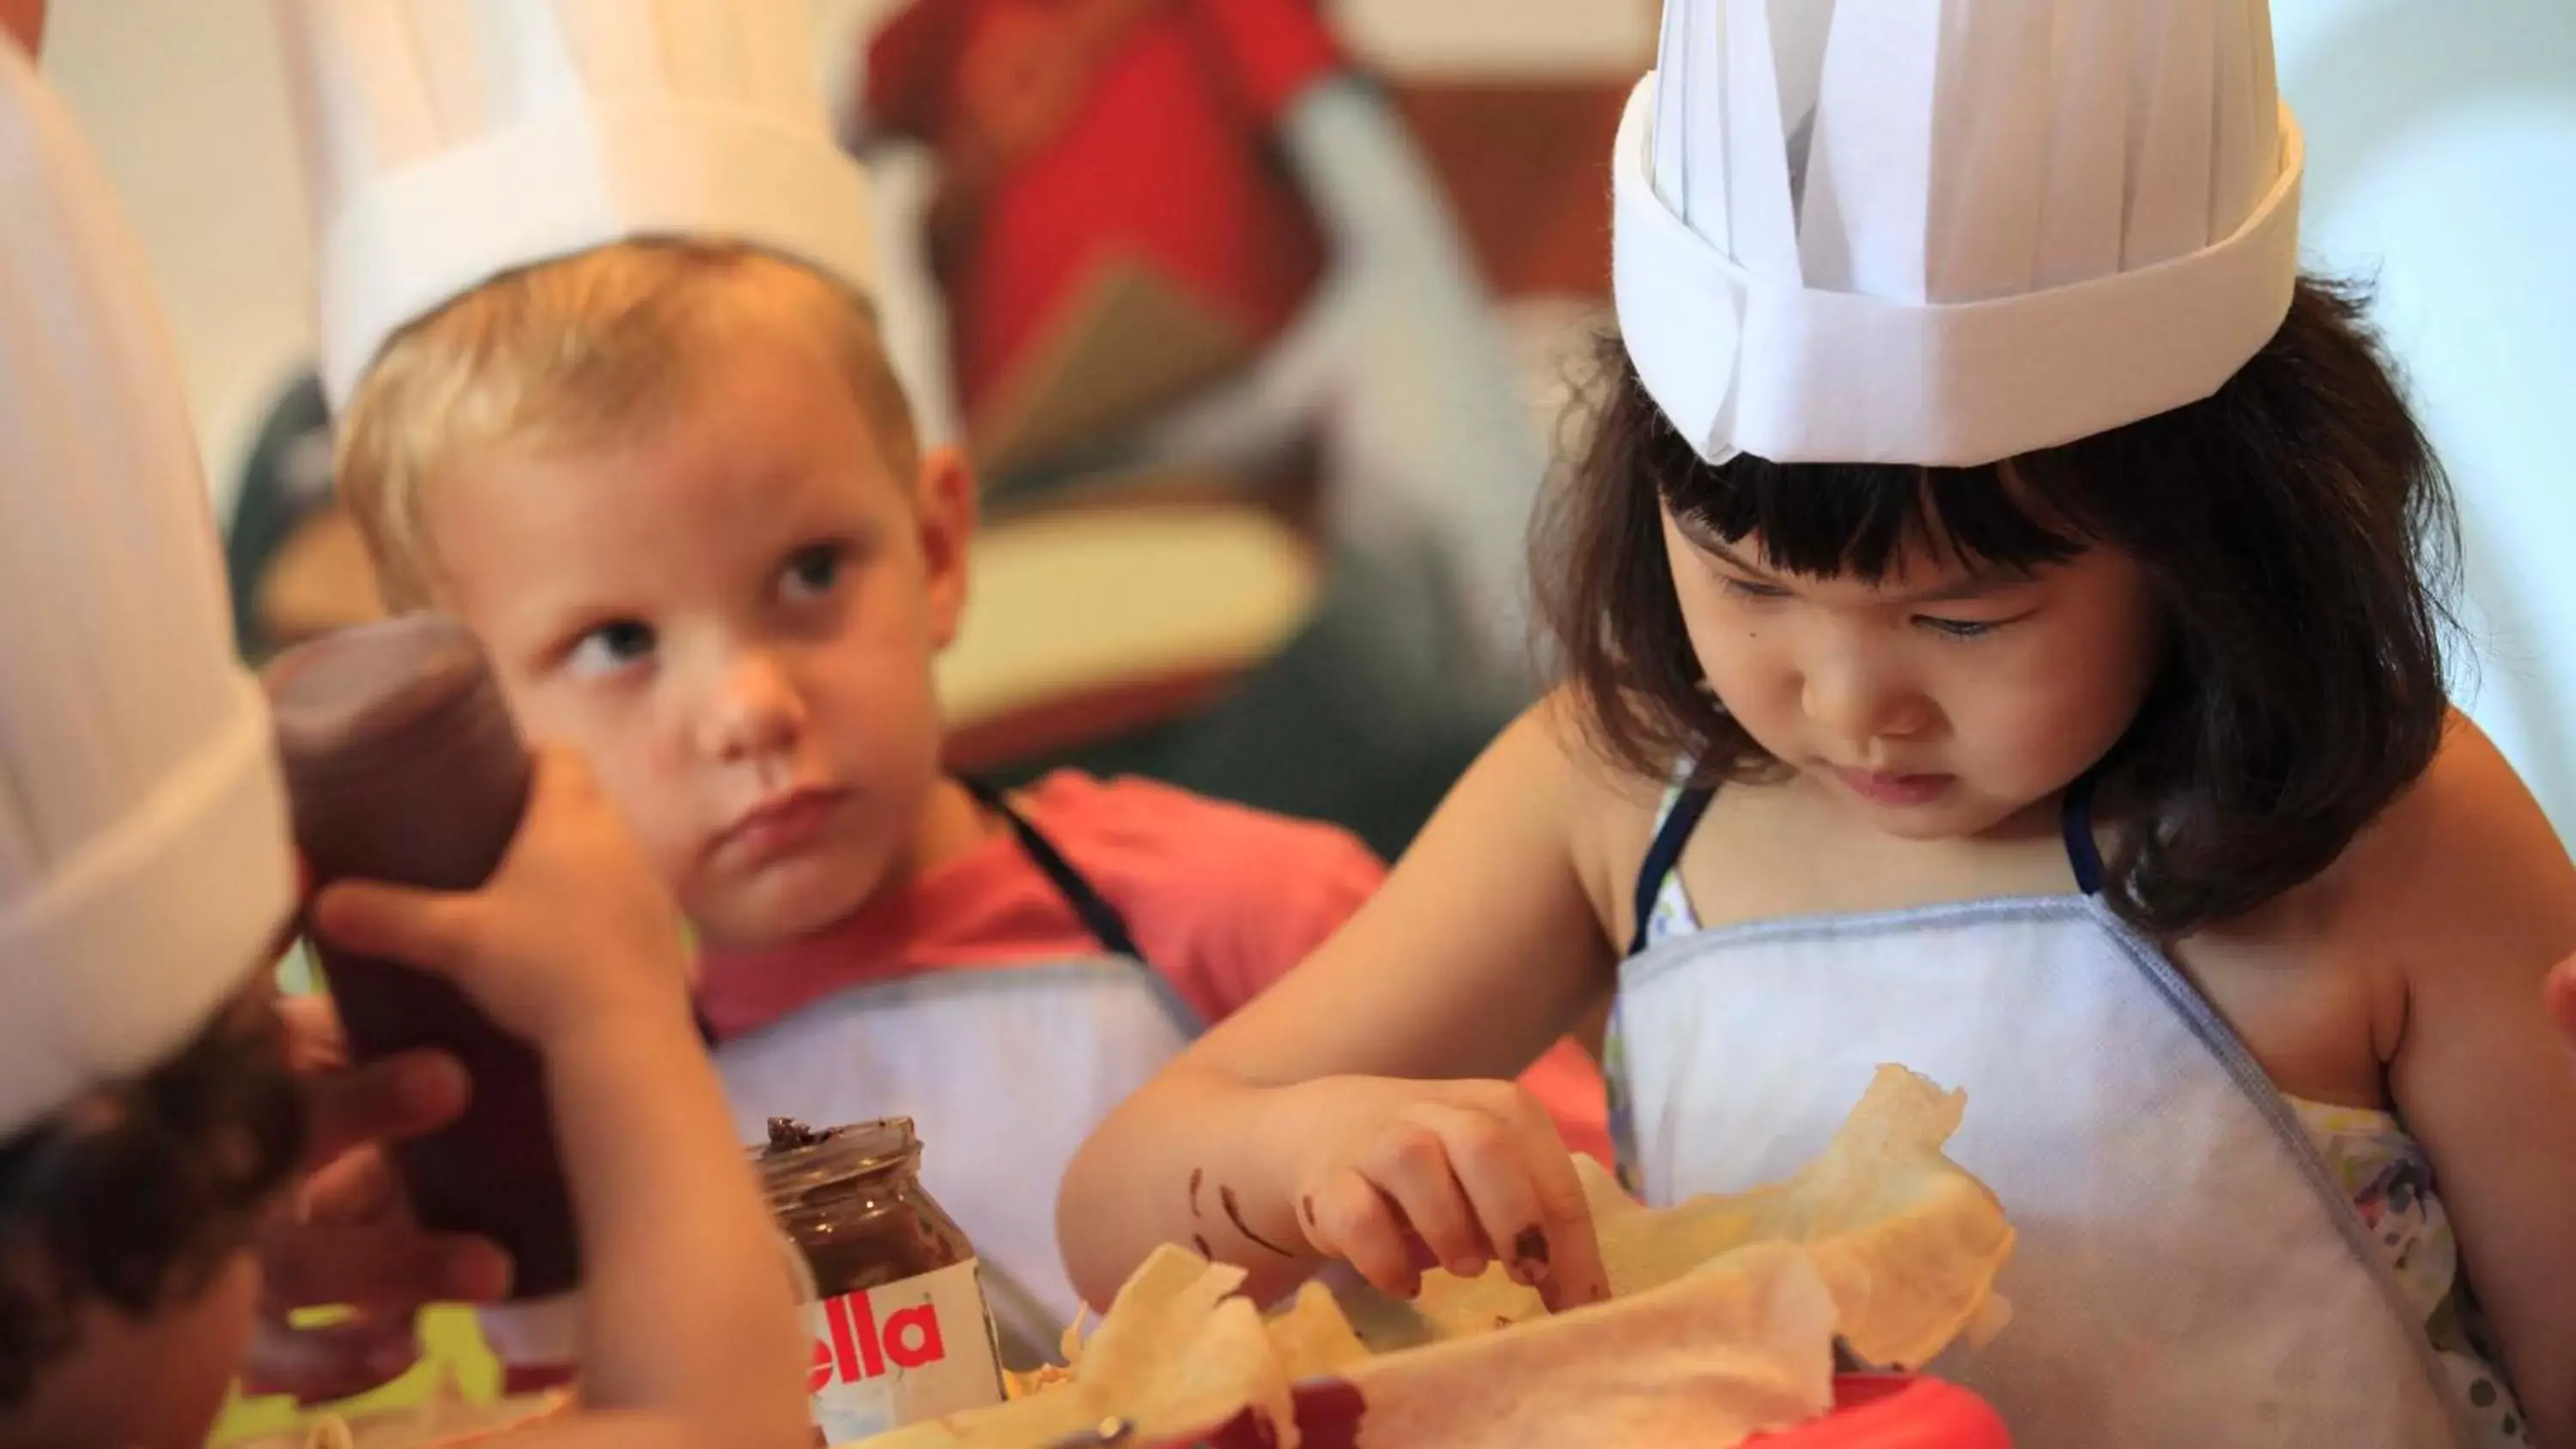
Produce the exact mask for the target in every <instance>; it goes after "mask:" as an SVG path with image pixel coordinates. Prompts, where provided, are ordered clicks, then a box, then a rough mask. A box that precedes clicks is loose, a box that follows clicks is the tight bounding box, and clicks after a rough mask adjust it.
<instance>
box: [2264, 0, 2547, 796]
mask: <svg viewBox="0 0 2576 1449" xmlns="http://www.w3.org/2000/svg"><path fill="white" fill-rule="evenodd" d="M2274 17H2275V21H2274V23H2275V28H2276V30H2277V31H2278V34H2279V41H2280V60H2281V75H2282V85H2283V88H2284V89H2285V90H2286V91H2287V92H2288V95H2289V98H2290V102H2291V104H2292V105H2293V106H2294V107H2296V108H2297V110H2298V112H2299V115H2300V118H2301V120H2302V121H2303V122H2304V123H2305V125H2306V127H2307V131H2308V145H2309V157H2310V175H2309V182H2308V191H2307V216H2306V226H2307V247H2308V251H2309V253H2310V256H2311V259H2312V264H2313V265H2317V266H2321V267H2323V268H2325V269H2328V270H2331V271H2336V272H2339V273H2342V274H2344V275H2348V276H2358V277H2363V278H2368V279H2374V280H2375V281H2376V282H2377V284H2378V291H2379V305H2378V317H2379V320H2380V322H2381V324H2382V326H2383V327H2384V329H2385V330H2386V333H2387V336H2388V340H2389V342H2390V344H2391V345H2392V346H2393V348H2394V349H2395V351H2396V353H2397V355H2398V357H2399V359H2400V360H2401V361H2402V362H2403V363H2404V365H2405V367H2406V371H2407V375H2408V381H2409V384H2410V387H2411V391H2412V393H2413V395H2414V398H2415V400H2416V403H2417V404H2418V407H2419V409H2420V412H2421V415H2422V417H2423V419H2424V422H2425V424H2426V426H2427V427H2428V428H2429V429H2430V430H2431V432H2432V434H2433V438H2434V441H2435V443H2436V444H2437V445H2439V447H2440V448H2441V451H2442V454H2443V457H2444V458H2445V460H2446V461H2447V462H2448V464H2449V466H2450V470H2451V475H2452V480H2453V482H2454V484H2455V485H2456V486H2457V487H2458V489H2459V491H2460V496H2461V505H2462V512H2463V513H2464V514H2465V516H2466V526H2467V531H2468V557H2467V564H2468V585H2469V604H2470V611H2469V612H2470V619H2469V623H2470V626H2471V637H2470V639H2469V641H2468V642H2469V643H2470V645H2471V646H2472V648H2473V650H2474V655H2473V657H2466V658H2463V660H2462V661H2461V662H2462V664H2463V665H2464V666H2465V667H2464V668H2463V669H2461V670H2459V671H2457V672H2458V674H2459V675H2460V678H2461V682H2462V685H2463V689H2462V697H2463V699H2464V702H2466V703H2467V704H2468V706H2469V708H2470V711H2471V713H2472V714H2474V715H2475V716H2476V717H2477V719H2478V720H2479V722H2480V723H2481V724H2483V725H2484V726H2485V727H2486V728H2487V729H2488V730H2489V731H2490V732H2491V733H2492V734H2494V735H2495V736H2496V738H2497V741H2498V742H2499V743H2500V744H2501V745H2502V746H2503V747H2504V749H2505V752H2506V753H2507V754H2508V755H2510V756H2511V757H2512V758H2513V761H2514V763H2515V764H2516V765H2517V766H2518V767H2519V768H2520V769H2521V770H2522V772H2523V776H2524V778H2525V779H2527V780H2529V781H2530V782H2531V785H2532V788H2533V789H2534V790H2535V791H2536V792H2537V793H2538V794H2539V796H2540V799H2541V803H2542V804H2543V805H2544V806H2545V807H2547V808H2548V810H2549V812H2550V815H2551V817H2552V818H2553V819H2554V820H2555V821H2556V822H2557V824H2558V828H2559V831H2560V833H2561V835H2562V836H2566V835H2571V834H2576V567H2571V566H2570V556H2571V553H2576V447H2571V446H2570V442H2569V435H2568V430H2569V425H2570V423H2571V421H2576V4H2571V3H2570V0H2477V3H2475V4H2469V5H2444V4H2426V3H2423V0H2275V4H2274Z"/></svg>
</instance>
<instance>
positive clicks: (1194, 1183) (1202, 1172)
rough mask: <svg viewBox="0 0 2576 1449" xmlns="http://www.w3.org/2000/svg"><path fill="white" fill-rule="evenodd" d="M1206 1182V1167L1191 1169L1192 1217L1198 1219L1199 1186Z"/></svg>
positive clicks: (1201, 1255)
mask: <svg viewBox="0 0 2576 1449" xmlns="http://www.w3.org/2000/svg"><path fill="white" fill-rule="evenodd" d="M1205 1181H1207V1169H1206V1168H1204V1167H1193V1168H1191V1169H1190V1216H1191V1217H1197V1216H1199V1184H1200V1183H1203V1182H1205ZM1199 1256H1200V1257H1206V1256H1207V1255H1206V1254H1205V1253H1202V1254H1200V1255H1199Z"/></svg>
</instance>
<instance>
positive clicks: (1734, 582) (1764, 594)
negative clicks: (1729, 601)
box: [1718, 574, 1789, 601]
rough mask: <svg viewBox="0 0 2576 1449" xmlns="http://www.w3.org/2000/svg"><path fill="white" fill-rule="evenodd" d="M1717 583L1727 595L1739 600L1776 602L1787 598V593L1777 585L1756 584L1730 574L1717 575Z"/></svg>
mask: <svg viewBox="0 0 2576 1449" xmlns="http://www.w3.org/2000/svg"><path fill="white" fill-rule="evenodd" d="M1718 582H1719V583H1721V584H1724V585H1725V586H1726V591H1727V592H1728V593H1730V594H1733V595H1735V596H1736V597H1737V598H1739V599H1761V600H1765V601H1777V600H1780V599H1785V598H1787V597H1789V591H1788V590H1787V589H1784V588H1782V587H1780V586H1779V585H1778V584H1757V583H1755V582H1753V581H1752V580H1751V579H1739V578H1737V577H1735V576H1734V575H1732V574H1720V575H1718Z"/></svg>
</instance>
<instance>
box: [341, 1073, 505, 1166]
mask: <svg viewBox="0 0 2576 1449" xmlns="http://www.w3.org/2000/svg"><path fill="white" fill-rule="evenodd" d="M472 1095H473V1083H472V1081H471V1079H469V1078H468V1077H467V1076H466V1074H465V1068H464V1067H463V1066H461V1065H459V1064H458V1062H457V1060H456V1059H455V1058H454V1057H451V1056H448V1055H447V1054H446V1053H444V1052H431V1051H418V1052H404V1053H402V1054H401V1055H399V1056H390V1057H386V1058H385V1059H383V1060H382V1061H376V1062H369V1063H367V1064H366V1065H365V1066H360V1067H351V1068H348V1069H346V1070H342V1071H331V1072H321V1073H316V1074H314V1075H312V1076H309V1077H307V1078H305V1082H304V1098H305V1106H306V1110H307V1111H308V1113H309V1114H310V1120H311V1123H312V1128H311V1140H310V1144H309V1146H308V1148H307V1150H306V1155H305V1161H306V1163H307V1165H308V1166H309V1167H310V1168H312V1169H314V1170H316V1171H319V1170H320V1169H322V1168H324V1167H326V1166H328V1165H329V1164H331V1163H333V1162H336V1161H338V1160H339V1158H340V1157H341V1156H342V1155H343V1154H345V1153H347V1152H349V1151H350V1150H352V1149H353V1148H357V1147H360V1146H363V1145H365V1144H367V1143H370V1142H394V1141H401V1140H402V1139H404V1138H409V1137H419V1136H422V1135H425V1134H427V1133H430V1132H435V1131H437V1130H438V1129H439V1128H441V1127H444V1126H446V1125H447V1124H448V1123H450V1122H453V1121H455V1120H456V1119H457V1117H458V1116H460V1115H461V1114H463V1112H464V1111H465V1104H466V1102H467V1100H468V1099H469V1098H470V1097H471V1096H472Z"/></svg>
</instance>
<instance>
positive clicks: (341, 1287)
mask: <svg viewBox="0 0 2576 1449" xmlns="http://www.w3.org/2000/svg"><path fill="white" fill-rule="evenodd" d="M260 1275H261V1292H262V1295H263V1298H264V1301H265V1303H266V1305H267V1307H268V1309H269V1311H270V1312H272V1313H277V1314H283V1313H286V1312H289V1311H291V1310H294V1309H298V1308H310V1307H315V1306H319V1305H325V1304H328V1305H335V1306H348V1307H353V1308H359V1309H376V1310H383V1311H385V1312H388V1313H408V1312H410V1311H412V1310H413V1309H416V1308H418V1307H419V1306H420V1305H422V1304H424V1303H492V1302H497V1301H499V1300H500V1299H501V1298H502V1297H503V1296H505V1295H506V1294H508V1293H509V1291H510V1259H509V1255H507V1254H505V1253H503V1252H502V1251H501V1250H500V1249H499V1248H498V1247H496V1246H494V1245H493V1244H491V1243H488V1242H485V1241H484V1240H483V1239H481V1238H473V1237H465V1236H462V1235H451V1234H443V1233H425V1232H422V1231H421V1230H420V1229H418V1228H416V1227H413V1226H412V1225H411V1224H409V1223H377V1224H373V1225H368V1226H337V1225H326V1224H312V1225H307V1226H299V1227H291V1228H284V1229H280V1230H279V1231H278V1233H277V1234H276V1235H275V1236H274V1237H273V1238H272V1239H271V1240H270V1241H269V1242H268V1243H266V1244H265V1245H264V1248H263V1251H262V1252H261V1254H260Z"/></svg>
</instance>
